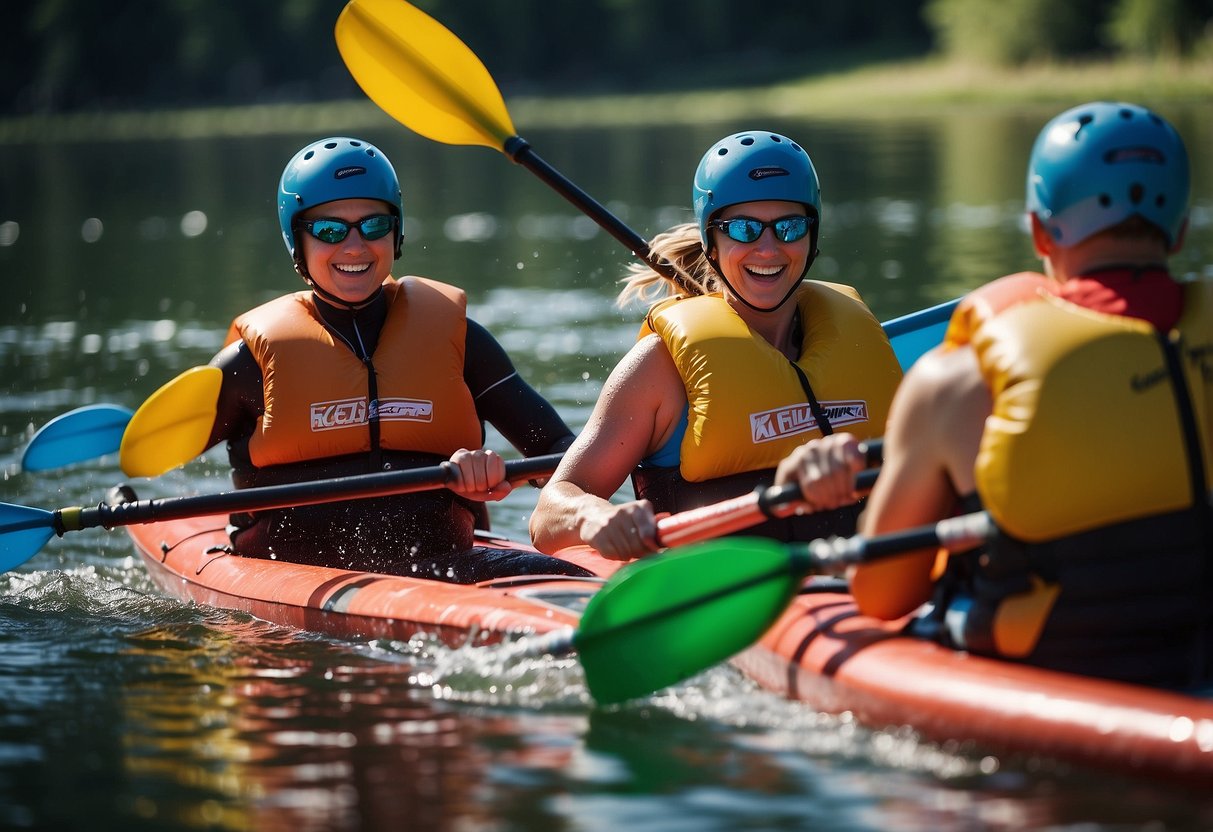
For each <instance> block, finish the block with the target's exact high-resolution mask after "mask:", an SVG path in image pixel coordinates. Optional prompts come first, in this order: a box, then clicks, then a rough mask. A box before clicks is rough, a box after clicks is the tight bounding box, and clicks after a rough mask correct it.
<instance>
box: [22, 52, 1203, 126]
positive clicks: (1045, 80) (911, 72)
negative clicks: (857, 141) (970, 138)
mask: <svg viewBox="0 0 1213 832" xmlns="http://www.w3.org/2000/svg"><path fill="white" fill-rule="evenodd" d="M1095 99H1120V100H1127V101H1134V102H1139V103H1142V104H1147V105H1150V106H1154V107H1161V106H1163V105H1165V104H1166V103H1168V102H1193V101H1208V102H1210V103H1213V57H1208V58H1203V59H1200V60H1188V61H1182V62H1181V61H1152V62H1145V61H1140V62H1135V61H1117V62H1083V63H1070V64H1043V65H1037V66H1031V67H1026V68H1021V69H1014V70H1009V69H993V68H988V67H977V66H965V65H960V64H956V63H951V62H945V61H941V60H936V59H920V60H914V61H904V62H897V63H884V64H877V65H872V66H868V67H864V68H861V69H854V70H849V71H846V72H840V73H837V74H815V75H812V76H809V77H806V78H802V79H798V80H795V81H790V82H788V83H784V84H777V85H768V86H762V87H744V88H731V89H719V90H696V91H691V92H686V91H679V92H648V93H643V94H639V93H638V94H614V95H610V94H607V95H604V94H595V95H586V96H577V97H566V96H561V97H533V96H519V97H511V96H509V95H508V92H507V95H506V103H507V105H508V106H509V110H510V114H511V116H512V117H513V120H514V122H515V124H516V125H517V126H518V127H519V130H520V131H521V130H524V129H526V128H559V127H587V126H593V125H595V124H614V125H623V124H646V123H667V124H674V123H704V122H712V121H727V120H734V119H737V118H742V117H747V116H755V117H757V116H776V117H788V118H800V117H808V116H819V117H831V116H838V117H848V118H853V117H862V116H880V115H883V114H888V113H901V114H904V113H906V112H910V111H913V110H915V109H922V108H939V107H954V106H964V107H973V106H980V107H1006V106H1017V107H1022V106H1024V105H1029V104H1040V105H1042V106H1044V105H1056V106H1059V107H1060V106H1065V105H1067V104H1073V103H1080V102H1083V101H1091V100H1095ZM392 123H393V122H392V121H391V119H390V118H389V117H388V116H387V115H385V114H384V113H383V112H382V111H381V110H379V108H378V107H376V106H375V105H374V104H373V103H371V102H370V101H368V100H365V99H359V100H354V101H339V102H326V103H315V104H267V105H256V106H246V107H231V108H199V109H190V110H157V111H148V112H87V113H69V114H61V115H40V116H21V117H14V118H3V119H0V144H24V143H31V142H40V141H66V142H71V141H76V140H88V141H96V140H125V139H170V138H171V139H185V138H200V137H206V136H240V135H267V134H277V133H292V134H293V133H316V132H326V131H337V132H342V131H351V132H353V131H358V130H365V129H368V128H376V129H377V128H382V127H385V126H388V125H390V124H392Z"/></svg>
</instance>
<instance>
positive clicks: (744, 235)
mask: <svg viewBox="0 0 1213 832" xmlns="http://www.w3.org/2000/svg"><path fill="white" fill-rule="evenodd" d="M765 227H766V226H765V225H763V224H762V223H760V222H759V221H758V220H751V219H735V220H725V224H724V233H725V234H728V235H729V237H730V238H731V239H734V240H736V241H737V242H739V243H752V242H754V241H755V240H757V239H758V238H759V237H761V236H762V229H763V228H765Z"/></svg>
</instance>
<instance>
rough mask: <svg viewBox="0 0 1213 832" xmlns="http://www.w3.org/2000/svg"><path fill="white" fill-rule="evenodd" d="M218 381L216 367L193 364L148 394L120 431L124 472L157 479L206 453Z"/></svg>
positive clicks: (132, 475)
mask: <svg viewBox="0 0 1213 832" xmlns="http://www.w3.org/2000/svg"><path fill="white" fill-rule="evenodd" d="M222 383H223V371H222V370H220V369H219V368H218V367H194V368H193V369H191V370H186V371H185V372H184V373H182V374H181V375H179V376H177V377H176V378H175V379H173V380H172V381H170V382H169V383H168V384H166V385H164V386H163V387H161V388H160V389H159V390H157V391H156V392H155V393H152V395H151V396H150V397H148V400H147V401H145V402H144V403H143V404H142V405H141V406H140V407H139V409H138V410H136V411H135V415H134V416H132V417H131V421H130V424H128V425H127V426H126V432H125V433H123V434H122V445H121V447H120V448H119V450H118V461H119V462H120V463H121V465H122V471H123V473H125V474H126V475H127V476H128V477H157V476H159V475H161V474H163V473H164V472H165V471H171V470H172V469H173V468H176V467H177V466H178V465H184V464H185V463H187V462H189V461H190V460H191V459H193V458H194V457H196V456H198V455H199V454H201V453H202V452H203V451H205V450H206V440H207V439H209V438H210V435H211V428H212V426H213V425H214V424H215V414H216V408H217V406H218V402H219V387H220V385H221V384H222Z"/></svg>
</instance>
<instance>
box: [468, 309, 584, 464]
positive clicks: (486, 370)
mask: <svg viewBox="0 0 1213 832" xmlns="http://www.w3.org/2000/svg"><path fill="white" fill-rule="evenodd" d="M463 378H464V381H465V382H466V383H467V386H468V389H469V390H471V391H472V397H473V398H474V399H475V402H476V413H477V415H478V416H479V417H480V419H481V421H487V422H489V423H491V424H492V425H493V427H495V428H496V429H497V430H498V431H499V432H500V433H501V435H502V436H504V437H505V438H506V440H507V441H509V443H510V444H511V445H513V446H514V447H515V448H517V449H518V450H519V451H521V452H522V453H523V455H525V456H539V455H540V454H550V453H557V452H559V451H563V450H564V449H565V448H567V447H568V446H569V445H571V444H572V443H573V432H572V431H571V430H569V426H568V425H566V424H565V423H564V420H563V419H561V418H560V414H559V413H557V412H556V408H554V407H552V405H551V403H550V402H548V400H547V399H545V398H544V397H543V396H541V395H539V393H537V392H536V391H535V389H534V388H533V387H531V385H529V384H527V382H526V380H525V379H524V378H523V377H522V376H521V375H519V374H518V372H517V370H515V369H514V363H513V362H512V361H510V357H509V356H508V355H507V354H506V352H505V349H504V348H503V347H502V346H501V344H499V343H498V342H497V339H496V338H494V337H493V336H492V335H491V334H490V333H489V331H488V330H487V329H485V328H484V327H483V326H481V325H480V324H478V323H476V322H475V321H473V320H471V319H468V326H467V344H466V352H465V357H464V362H463Z"/></svg>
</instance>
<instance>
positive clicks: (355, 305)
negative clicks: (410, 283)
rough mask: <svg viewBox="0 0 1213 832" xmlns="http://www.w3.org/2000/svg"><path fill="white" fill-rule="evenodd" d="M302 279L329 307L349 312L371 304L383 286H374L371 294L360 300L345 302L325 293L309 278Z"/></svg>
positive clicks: (329, 293) (330, 293)
mask: <svg viewBox="0 0 1213 832" xmlns="http://www.w3.org/2000/svg"><path fill="white" fill-rule="evenodd" d="M303 279H304V280H306V281H307V284H308V285H309V286H311V287H312V291H313V292H315V293H316V294H317V295H319V296H320V297H322V298H324V300H325V301H327V302H328V303H329V304H330V305H332V306H337V307H341V308H344V309H348V310H350V311H351V312H353V311H355V310H358V309H361V308H363V307H364V306H367V305H369V304H370V303H371V301H373V300H375V298H377V297H379V295H380V293H381V292H383V286H376V287H375V290H374V291H373V292H371V293H370V294H369V295H367V296H366V297H364V298H363V299H362V300H355V301H348V300H345V299H344V298H339V297H337V296H336V295H334V294H333V293H332V292H326V291H325V290H324V289H321V288H320V286H319V285H317V283H316V281H314V280H312V279H311V278H310V277H307V276H306V275H305V276H304V278H303Z"/></svg>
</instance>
